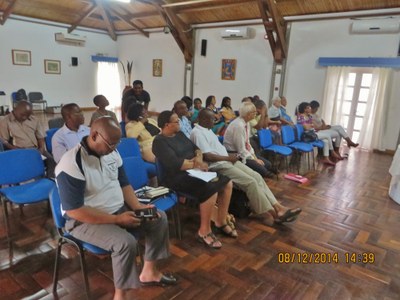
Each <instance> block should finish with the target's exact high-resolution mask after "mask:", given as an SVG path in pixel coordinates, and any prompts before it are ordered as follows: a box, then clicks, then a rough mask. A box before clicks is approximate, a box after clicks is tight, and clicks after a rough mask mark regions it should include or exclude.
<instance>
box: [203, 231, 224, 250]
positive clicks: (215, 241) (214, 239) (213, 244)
mask: <svg viewBox="0 0 400 300" xmlns="http://www.w3.org/2000/svg"><path fill="white" fill-rule="evenodd" d="M208 237H210V238H212V241H211V242H210V243H208V242H207V240H206V239H207V238H208ZM197 240H198V241H199V242H200V243H203V244H204V245H206V246H208V247H210V248H212V249H220V248H221V246H222V245H221V242H220V241H219V240H218V239H217V237H216V236H215V235H214V233H213V232H212V231H211V232H210V233H208V234H206V235H204V236H201V235H200V234H197ZM218 243H219V244H218Z"/></svg>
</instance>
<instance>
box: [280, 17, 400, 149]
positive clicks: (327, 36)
mask: <svg viewBox="0 0 400 300" xmlns="http://www.w3.org/2000/svg"><path fill="white" fill-rule="evenodd" d="M351 22H352V21H351V20H350V19H338V20H324V21H309V22H294V23H293V24H292V28H291V32H290V41H289V55H288V59H287V69H286V83H285V91H284V93H283V94H284V95H286V96H287V99H288V111H289V113H291V114H293V112H294V108H295V107H296V105H297V104H298V103H300V102H302V101H310V100H313V99H315V100H320V101H321V102H322V97H323V91H324V84H325V75H326V68H325V67H320V66H318V65H317V62H318V58H319V57H396V56H397V51H398V48H399V40H400V34H399V33H395V34H350V33H349V28H350V24H351ZM399 79H400V75H399V71H395V72H394V80H395V81H394V82H397V83H398V82H399ZM399 97H400V87H399V85H398V84H393V86H392V90H391V92H390V97H389V98H388V99H387V101H388V102H387V104H388V107H390V110H389V113H388V115H387V119H386V120H387V122H388V123H387V124H386V128H387V131H386V132H385V137H384V140H385V145H386V148H387V149H392V150H394V149H396V148H397V145H396V143H397V138H398V134H399V130H400V123H399V122H397V121H396V118H398V116H399V115H400V105H399V101H398V99H399ZM322 105H323V103H322Z"/></svg>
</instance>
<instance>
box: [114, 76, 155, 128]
mask: <svg viewBox="0 0 400 300" xmlns="http://www.w3.org/2000/svg"><path fill="white" fill-rule="evenodd" d="M132 86H133V88H131V89H130V90H128V91H126V92H125V93H124V95H123V97H122V104H121V113H122V121H125V116H126V114H127V113H128V109H129V106H130V105H131V104H133V103H140V104H142V105H143V106H144V108H146V110H147V111H148V109H149V103H150V94H149V93H148V92H147V91H145V90H144V89H143V82H142V81H141V80H135V81H134V82H133V83H132Z"/></svg>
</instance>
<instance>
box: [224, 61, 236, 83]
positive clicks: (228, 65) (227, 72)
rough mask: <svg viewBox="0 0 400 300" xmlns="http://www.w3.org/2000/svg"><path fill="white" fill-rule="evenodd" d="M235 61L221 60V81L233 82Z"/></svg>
mask: <svg viewBox="0 0 400 300" xmlns="http://www.w3.org/2000/svg"><path fill="white" fill-rule="evenodd" d="M235 75H236V59H223V60H222V67H221V79H222V80H235Z"/></svg>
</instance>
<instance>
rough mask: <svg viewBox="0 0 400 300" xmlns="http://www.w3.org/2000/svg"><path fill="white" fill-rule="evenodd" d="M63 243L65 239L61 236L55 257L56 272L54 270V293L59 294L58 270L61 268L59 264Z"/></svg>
mask: <svg viewBox="0 0 400 300" xmlns="http://www.w3.org/2000/svg"><path fill="white" fill-rule="evenodd" d="M62 245H63V240H62V238H59V239H58V245H57V250H56V258H55V263H54V272H53V294H57V283H58V270H59V264H60V256H61V248H62Z"/></svg>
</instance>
